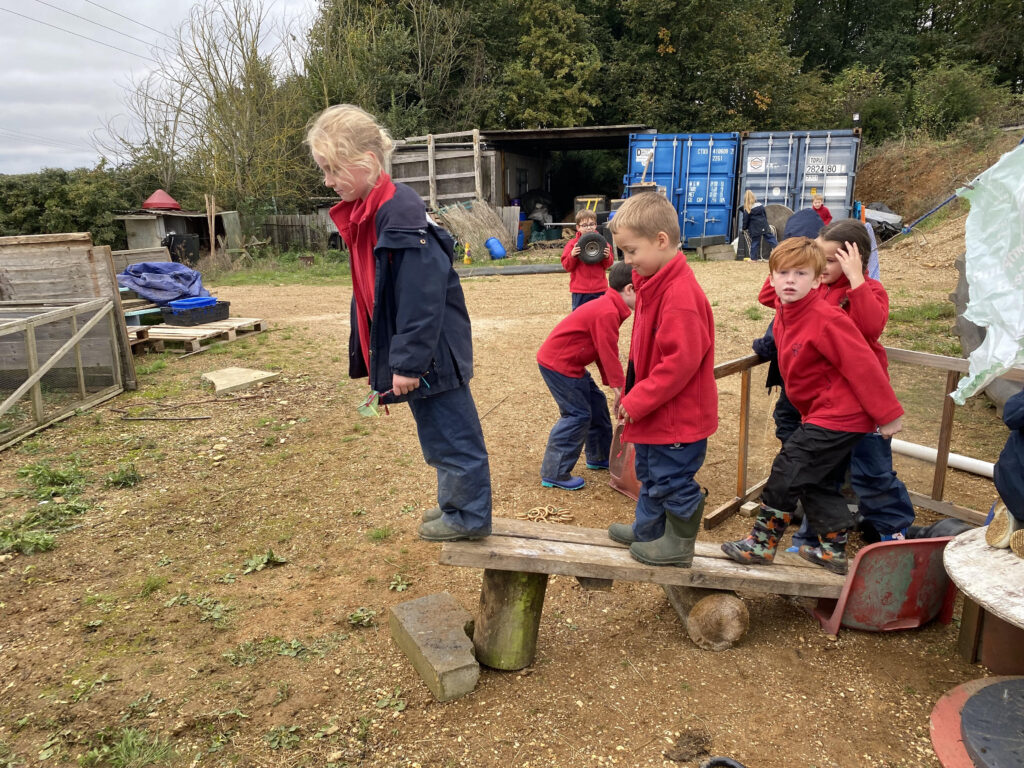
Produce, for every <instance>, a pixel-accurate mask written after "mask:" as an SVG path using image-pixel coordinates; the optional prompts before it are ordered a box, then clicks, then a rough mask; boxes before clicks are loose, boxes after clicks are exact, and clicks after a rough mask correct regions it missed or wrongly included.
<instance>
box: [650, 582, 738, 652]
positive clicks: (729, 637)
mask: <svg viewBox="0 0 1024 768" xmlns="http://www.w3.org/2000/svg"><path fill="white" fill-rule="evenodd" d="M662 587H663V588H664V590H665V595H666V596H667V597H668V601H669V602H670V603H671V604H672V607H673V608H675V609H676V613H678V614H679V618H680V619H682V621H683V626H684V627H686V634H688V635H689V636H690V639H691V640H693V642H694V644H695V645H696V646H697V647H698V648H701V649H703V650H705V651H724V650H727V649H729V648H732V647H733V646H734V645H735V644H736V643H738V642H739V641H740V639H741V638H742V637H743V635H745V634H746V633H747V629H748V628H749V627H750V613H749V612H748V611H747V606H746V604H745V603H744V602H743V601H742V600H740V599H739V598H738V597H736V595H734V594H733V593H732V592H725V591H723V590H720V589H701V588H700V587H680V586H676V585H674V584H662Z"/></svg>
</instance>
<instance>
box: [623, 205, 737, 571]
mask: <svg viewBox="0 0 1024 768" xmlns="http://www.w3.org/2000/svg"><path fill="white" fill-rule="evenodd" d="M611 230H612V234H613V235H614V236H615V245H616V247H617V248H619V249H621V250H622V252H623V254H624V258H625V263H626V264H629V265H630V266H632V267H633V270H634V273H635V274H634V277H633V284H634V286H635V288H636V316H635V317H634V319H633V336H632V339H631V341H630V351H629V368H630V370H629V375H628V376H627V383H626V393H625V394H624V395H623V396H622V398H621V400H620V402H619V407H618V409H617V416H618V418H619V420H620V421H622V422H623V423H624V424H625V427H624V429H623V434H622V439H623V440H627V441H629V442H631V443H633V444H634V446H635V448H636V476H637V479H638V480H639V481H640V483H641V489H640V496H639V498H638V499H637V504H636V519H635V520H634V522H633V524H632V525H627V524H623V523H615V524H613V525H611V526H610V527H609V529H608V535H609V536H610V537H611V538H612V539H613V540H615V541H617V542H619V543H622V544H628V545H629V552H630V554H631V555H632V556H633V558H634V559H636V560H639V561H640V562H642V563H647V564H648V565H674V566H678V567H681V568H689V567H690V565H691V563H692V561H693V549H694V543H695V541H696V539H697V530H698V528H699V527H700V520H701V515H702V513H703V509H704V496H705V494H704V493H703V492H702V491H701V487H700V485H699V484H698V483H697V481H696V480H695V479H694V475H695V474H696V473H697V470H699V469H700V467H701V465H702V464H703V463H704V456H705V454H706V452H707V442H708V441H707V439H708V437H709V436H710V435H712V434H714V432H715V430H716V429H717V428H718V389H717V386H716V384H715V374H714V366H715V322H714V318H713V317H712V314H711V305H710V304H709V303H708V300H707V297H706V296H705V295H704V291H703V290H702V289H701V287H700V285H699V284H698V283H697V278H696V277H695V276H694V274H693V270H692V269H690V265H689V264H687V263H686V257H685V256H684V255H683V253H682V251H680V250H679V215H678V214H677V213H676V211H675V209H674V208H673V207H672V204H671V203H669V201H668V200H667V199H665V198H664V197H663V196H661V195H659V194H657V193H655V192H643V193H640V194H637V195H634V196H632V197H630V198H629V199H627V200H626V202H624V203H623V204H622V207H621V208H619V210H618V212H617V213H616V214H615V218H614V219H612V222H611Z"/></svg>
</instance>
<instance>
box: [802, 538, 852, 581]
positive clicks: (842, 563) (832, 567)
mask: <svg viewBox="0 0 1024 768" xmlns="http://www.w3.org/2000/svg"><path fill="white" fill-rule="evenodd" d="M818 542H819V544H818V546H816V547H808V546H807V545H804V546H802V547H800V551H799V552H798V553H797V554H799V555H800V557H802V558H803V559H804V560H807V561H808V562H811V563H814V564H815V565H820V566H821V567H822V568H824V569H825V570H827V571H832V573H838V574H839V575H840V576H845V575H846V571H847V568H848V567H849V563H848V562H847V559H846V531H833V532H832V533H825V534H822V535H819V536H818Z"/></svg>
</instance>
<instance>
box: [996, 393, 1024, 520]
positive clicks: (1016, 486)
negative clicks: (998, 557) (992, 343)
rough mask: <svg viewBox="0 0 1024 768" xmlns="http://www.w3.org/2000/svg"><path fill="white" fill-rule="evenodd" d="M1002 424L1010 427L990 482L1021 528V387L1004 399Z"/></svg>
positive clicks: (1023, 410) (1023, 460)
mask: <svg viewBox="0 0 1024 768" xmlns="http://www.w3.org/2000/svg"><path fill="white" fill-rule="evenodd" d="M1003 423H1004V424H1006V426H1007V427H1009V429H1010V436H1009V437H1007V438H1006V445H1005V446H1004V447H1003V450H1002V452H1001V453H1000V454H999V459H998V460H997V461H996V463H995V467H994V468H993V471H992V482H994V483H995V485H996V491H998V492H999V498H1001V499H1002V500H1003V504H1005V505H1006V510H1007V512H1009V514H1010V515H1012V516H1013V517H1014V518H1015V520H1016V521H1017V522H1016V525H1015V527H1016V528H1021V527H1024V390H1021V391H1020V392H1018V393H1017V394H1016V395H1014V396H1013V397H1011V398H1010V399H1009V400H1007V401H1006V405H1004V406H1003Z"/></svg>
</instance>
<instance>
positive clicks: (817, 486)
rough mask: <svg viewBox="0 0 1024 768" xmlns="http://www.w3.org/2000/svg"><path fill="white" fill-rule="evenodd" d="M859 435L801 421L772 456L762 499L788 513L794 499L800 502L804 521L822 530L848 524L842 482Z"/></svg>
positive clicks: (851, 515) (842, 528)
mask: <svg viewBox="0 0 1024 768" xmlns="http://www.w3.org/2000/svg"><path fill="white" fill-rule="evenodd" d="M862 437H863V434H862V433H861V432H837V431H835V430H832V429H825V428H824V427H818V426H815V425H813V424H801V425H800V426H799V427H797V429H796V431H795V432H793V434H792V435H791V436H790V438H789V439H788V440H786V442H785V444H784V445H783V446H782V450H781V451H779V455H778V456H776V457H775V461H773V462H772V472H771V475H770V476H769V477H768V482H767V483H766V484H765V487H764V490H763V491H762V492H761V501H763V502H764V503H765V504H767V505H768V506H769V507H774V508H775V509H778V510H780V511H782V512H790V513H792V512H793V511H794V510H795V509H796V505H797V502H800V503H802V504H803V508H804V514H805V515H806V517H807V522H808V523H809V524H810V526H811V528H812V529H813V530H815V531H817V532H818V533H821V534H825V533H832V532H834V531H845V530H847V529H849V528H852V527H853V523H854V513H853V512H851V511H850V510H849V508H848V507H847V504H846V498H845V497H844V496H843V494H842V493H841V491H840V488H841V487H842V484H843V479H844V478H845V476H846V470H847V468H848V467H849V465H850V451H852V450H853V446H854V445H856V444H857V441H858V440H860V439H861V438H862Z"/></svg>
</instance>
